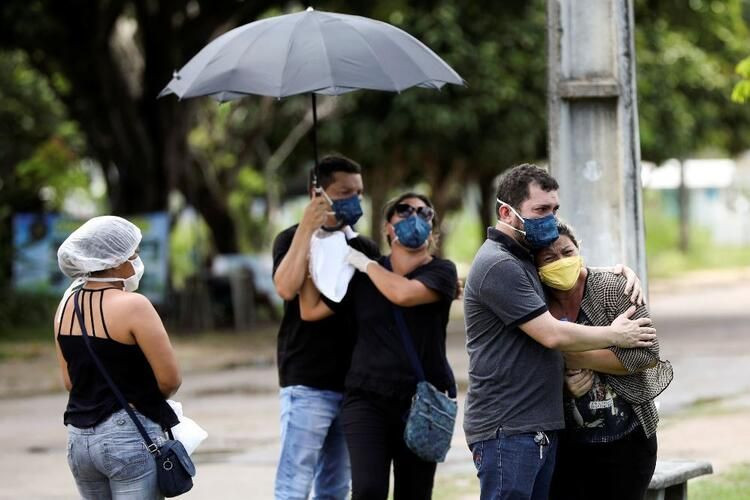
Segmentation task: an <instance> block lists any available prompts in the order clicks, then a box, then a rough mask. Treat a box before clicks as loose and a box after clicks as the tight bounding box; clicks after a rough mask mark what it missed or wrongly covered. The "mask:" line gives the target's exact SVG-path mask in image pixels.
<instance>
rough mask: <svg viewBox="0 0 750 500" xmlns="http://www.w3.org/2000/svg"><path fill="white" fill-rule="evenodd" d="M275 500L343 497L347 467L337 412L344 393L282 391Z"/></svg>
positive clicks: (299, 388) (348, 477)
mask: <svg viewBox="0 0 750 500" xmlns="http://www.w3.org/2000/svg"><path fill="white" fill-rule="evenodd" d="M280 398H281V456H280V458H279V466H278V469H277V470H276V485H275V490H274V495H275V497H276V499H277V500H280V499H283V500H307V498H308V496H309V495H310V491H311V490H312V491H313V498H314V499H331V500H338V499H342V500H343V499H346V498H348V497H349V489H350V486H349V483H350V481H351V467H350V465H349V452H348V451H347V448H346V441H345V440H344V434H343V433H342V431H341V422H340V418H339V415H340V412H341V403H342V401H343V399H344V395H343V394H342V393H339V392H335V391H328V390H322V389H315V388H313V387H307V386H304V385H292V386H287V387H282V388H281V391H280Z"/></svg>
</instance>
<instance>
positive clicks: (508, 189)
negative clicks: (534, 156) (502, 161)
mask: <svg viewBox="0 0 750 500" xmlns="http://www.w3.org/2000/svg"><path fill="white" fill-rule="evenodd" d="M534 182H535V183H537V184H538V185H539V187H540V188H542V189H543V190H544V191H556V190H557V189H559V187H560V186H558V184H557V181H556V180H555V178H554V177H552V176H551V175H549V172H547V170H545V169H543V168H541V167H538V166H536V165H534V164H532V163H522V164H521V165H516V166H515V167H513V168H511V169H510V170H507V171H505V172H504V173H503V174H502V175H501V176H500V180H499V182H498V186H497V196H496V198H497V199H500V200H503V202H504V203H507V204H508V205H510V206H511V207H513V208H515V209H516V210H520V207H521V203H523V202H524V201H526V200H528V199H529V185H531V184H532V183H534ZM498 210H500V202H498V201H495V215H497V211H498Z"/></svg>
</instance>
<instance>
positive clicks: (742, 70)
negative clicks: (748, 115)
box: [732, 57, 750, 103]
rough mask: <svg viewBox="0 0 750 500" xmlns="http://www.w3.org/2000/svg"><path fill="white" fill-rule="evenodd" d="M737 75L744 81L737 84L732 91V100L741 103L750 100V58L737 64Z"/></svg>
mask: <svg viewBox="0 0 750 500" xmlns="http://www.w3.org/2000/svg"><path fill="white" fill-rule="evenodd" d="M736 71H737V74H738V75H740V76H741V77H742V80H740V81H739V82H737V83H736V84H735V85H734V88H733V89H732V100H733V101H735V102H739V103H744V102H747V100H748V99H750V57H746V58H745V59H743V60H742V61H740V62H739V64H737V68H736Z"/></svg>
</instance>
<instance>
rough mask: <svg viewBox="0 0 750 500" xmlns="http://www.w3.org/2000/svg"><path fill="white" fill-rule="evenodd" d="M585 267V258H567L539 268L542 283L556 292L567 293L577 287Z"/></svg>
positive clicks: (576, 256) (578, 256)
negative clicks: (582, 269)
mask: <svg viewBox="0 0 750 500" xmlns="http://www.w3.org/2000/svg"><path fill="white" fill-rule="evenodd" d="M582 267H583V257H581V256H580V255H575V256H573V257H565V258H562V259H560V260H556V261H555V262H551V263H549V264H547V265H546V266H542V267H540V268H539V278H540V279H541V280H542V283H544V284H545V285H547V286H548V287H551V288H554V289H556V290H563V291H567V290H570V289H571V288H573V287H574V286H576V282H577V281H578V276H579V275H580V274H581V268H582Z"/></svg>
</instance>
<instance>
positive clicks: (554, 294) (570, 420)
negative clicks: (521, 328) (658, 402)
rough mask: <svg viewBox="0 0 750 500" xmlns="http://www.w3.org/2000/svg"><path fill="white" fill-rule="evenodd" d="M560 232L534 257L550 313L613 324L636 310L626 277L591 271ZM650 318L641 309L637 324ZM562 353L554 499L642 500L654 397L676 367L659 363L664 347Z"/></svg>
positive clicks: (566, 230)
mask: <svg viewBox="0 0 750 500" xmlns="http://www.w3.org/2000/svg"><path fill="white" fill-rule="evenodd" d="M558 231H559V233H560V237H559V238H558V240H557V241H556V242H555V243H553V244H552V245H551V246H550V247H548V248H545V249H543V250H540V251H538V252H537V253H536V255H535V258H536V264H537V267H538V268H539V275H540V278H541V280H542V282H543V283H544V285H545V289H546V292H547V303H548V306H549V310H550V313H551V314H552V315H553V316H554V317H556V318H557V319H560V320H563V321H575V322H576V323H580V324H584V325H593V326H604V325H609V324H610V323H612V321H613V320H614V319H615V318H616V317H617V316H618V315H620V314H622V313H623V312H625V311H627V310H628V309H629V308H630V307H631V306H632V304H631V303H630V301H629V300H628V297H627V296H626V295H624V294H623V290H624V289H625V278H623V277H622V276H620V275H617V274H613V273H611V272H604V271H596V270H592V269H588V268H586V267H585V266H584V265H583V259H582V257H581V256H580V253H579V248H578V241H577V240H576V237H575V235H574V234H573V231H572V230H571V228H570V227H569V226H567V225H566V224H564V223H562V222H560V223H558ZM648 315H649V313H648V310H647V309H646V307H645V306H643V305H641V306H639V307H638V308H637V309H636V311H635V314H634V315H633V318H639V317H647V316H648ZM564 355H565V364H566V376H565V421H566V430H565V432H564V433H562V435H561V441H560V446H559V448H558V455H557V464H556V467H555V476H554V479H553V484H552V491H551V494H550V498H552V499H573V498H574V499H579V500H580V499H601V498H607V499H624V500H625V499H627V500H630V499H632V500H636V499H638V500H640V499H642V498H643V496H644V494H645V492H646V489H647V488H648V484H649V482H650V480H651V476H652V474H653V472H654V467H655V466H656V425H657V422H658V415H657V412H656V407H655V405H654V402H653V399H654V398H655V397H656V396H657V395H659V394H660V393H661V392H662V391H663V390H664V389H665V388H666V386H667V385H669V383H670V382H671V380H672V367H671V365H670V364H669V362H665V361H661V360H660V359H659V344H658V341H657V342H654V345H653V346H652V347H650V348H636V349H621V348H618V347H610V348H609V349H601V350H596V351H586V352H576V353H564Z"/></svg>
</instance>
